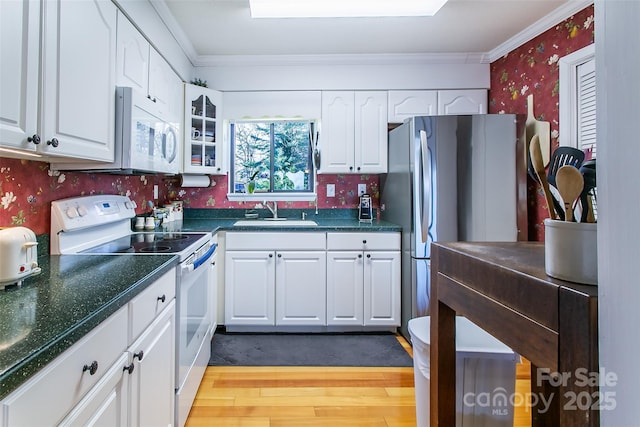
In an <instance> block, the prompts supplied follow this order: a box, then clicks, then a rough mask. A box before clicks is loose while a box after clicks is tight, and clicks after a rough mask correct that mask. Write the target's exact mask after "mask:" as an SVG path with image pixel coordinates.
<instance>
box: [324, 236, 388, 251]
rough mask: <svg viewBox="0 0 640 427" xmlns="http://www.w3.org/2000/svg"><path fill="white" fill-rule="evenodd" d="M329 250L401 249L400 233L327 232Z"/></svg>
mask: <svg viewBox="0 0 640 427" xmlns="http://www.w3.org/2000/svg"><path fill="white" fill-rule="evenodd" d="M327 249H328V250H341V251H342V250H369V251H371V250H400V233H327Z"/></svg>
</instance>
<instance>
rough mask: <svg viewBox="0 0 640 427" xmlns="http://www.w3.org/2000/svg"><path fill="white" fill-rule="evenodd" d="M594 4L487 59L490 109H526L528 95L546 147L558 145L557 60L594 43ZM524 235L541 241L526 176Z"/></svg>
mask: <svg viewBox="0 0 640 427" xmlns="http://www.w3.org/2000/svg"><path fill="white" fill-rule="evenodd" d="M593 16H594V8H593V5H591V6H589V7H587V8H585V9H583V10H581V11H580V12H578V13H576V14H575V15H574V16H571V17H570V18H568V19H567V20H565V21H563V22H561V23H559V24H558V25H556V26H554V27H553V28H551V29H549V30H547V31H546V32H544V33H542V34H541V35H539V36H538V37H536V38H534V39H532V40H530V41H529V42H527V43H525V44H523V45H522V46H520V47H518V48H516V49H514V50H513V51H511V52H509V53H508V54H507V55H505V56H504V57H502V58H500V59H498V60H496V61H494V62H493V63H491V89H490V90H489V113H515V114H527V96H528V95H529V94H533V95H534V96H533V101H534V107H533V111H534V114H535V116H536V119H538V120H543V121H547V122H550V124H551V150H552V151H553V150H554V149H555V148H557V147H558V141H559V139H560V138H562V135H559V132H558V128H559V122H558V120H559V119H558V117H559V108H558V104H559V102H558V100H559V93H558V89H559V76H560V70H559V65H558V60H559V59H560V58H561V57H563V56H565V55H567V54H569V53H572V52H574V51H576V50H579V49H582V48H583V47H585V46H588V45H590V44H592V43H594V30H595V26H594V21H593ZM528 180H529V181H528V194H529V197H528V199H529V206H528V212H529V213H528V215H529V240H535V241H543V240H544V222H543V221H544V219H545V217H546V201H545V198H544V195H543V193H542V190H541V189H540V186H539V185H537V184H536V183H535V182H534V181H533V180H532V179H531V178H528Z"/></svg>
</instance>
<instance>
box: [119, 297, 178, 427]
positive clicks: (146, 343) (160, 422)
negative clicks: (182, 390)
mask: <svg viewBox="0 0 640 427" xmlns="http://www.w3.org/2000/svg"><path fill="white" fill-rule="evenodd" d="M175 336H176V324H175V300H173V301H171V302H170V304H169V306H168V307H167V308H165V310H164V311H163V312H162V314H161V315H160V316H159V317H158V318H157V319H156V320H155V321H154V322H153V323H152V324H151V326H149V327H148V328H147V330H146V331H145V332H144V333H143V334H142V335H141V336H140V338H139V339H138V340H137V341H136V342H135V343H133V344H132V345H131V346H130V347H129V360H128V361H129V363H128V365H127V366H126V372H128V374H129V376H130V377H131V379H130V381H129V383H130V388H129V389H130V391H131V393H130V396H129V424H128V425H129V426H170V425H172V424H173V420H174V414H173V409H174V397H175V374H174V369H175V353H176V351H175ZM123 369H124V368H123Z"/></svg>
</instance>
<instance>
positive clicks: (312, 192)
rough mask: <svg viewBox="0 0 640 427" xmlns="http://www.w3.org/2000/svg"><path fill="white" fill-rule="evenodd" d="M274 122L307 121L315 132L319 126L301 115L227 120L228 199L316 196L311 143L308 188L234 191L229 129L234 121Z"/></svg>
mask: <svg viewBox="0 0 640 427" xmlns="http://www.w3.org/2000/svg"><path fill="white" fill-rule="evenodd" d="M249 122H256V123H268V122H271V123H274V122H309V123H310V124H311V129H312V132H315V129H318V128H319V121H318V120H317V119H307V118H302V117H293V118H281V117H278V118H269V117H266V118H259V119H238V120H228V121H226V123H225V128H226V131H227V134H228V135H229V137H228V139H229V147H230V150H229V152H230V155H229V173H228V175H227V180H228V185H227V199H228V200H230V201H315V200H316V198H317V190H316V188H317V171H316V169H315V167H314V165H313V144H310V146H309V167H310V170H311V173H310V176H309V180H310V181H311V182H310V187H311V188H310V190H309V191H306V190H290V191H277V192H276V191H271V192H266V193H264V192H259V193H253V194H250V193H235V192H233V191H232V190H234V185H233V183H234V179H233V177H234V174H235V144H234V141H233V132H232V131H231V129H232V126H233V125H234V124H235V123H249ZM273 144H274V141H273V135H271V141H270V145H271V148H270V151H271V154H273V152H274V150H275V148H274V145H273ZM270 175H271V179H273V165H271V173H270Z"/></svg>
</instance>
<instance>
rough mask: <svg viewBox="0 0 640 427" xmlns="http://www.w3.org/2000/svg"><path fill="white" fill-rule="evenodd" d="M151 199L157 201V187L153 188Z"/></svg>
mask: <svg viewBox="0 0 640 427" xmlns="http://www.w3.org/2000/svg"><path fill="white" fill-rule="evenodd" d="M153 199H154V200H158V185H157V184H156V185H154V186H153Z"/></svg>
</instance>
